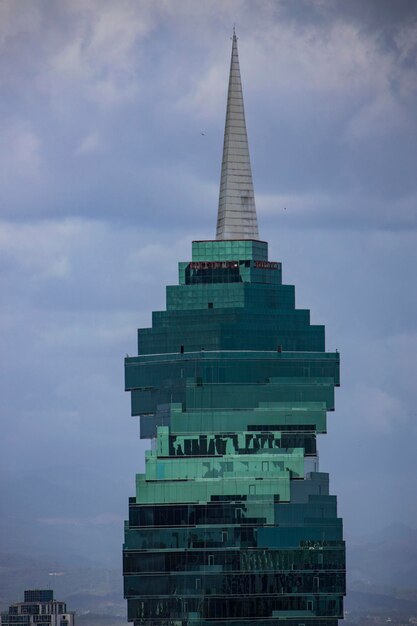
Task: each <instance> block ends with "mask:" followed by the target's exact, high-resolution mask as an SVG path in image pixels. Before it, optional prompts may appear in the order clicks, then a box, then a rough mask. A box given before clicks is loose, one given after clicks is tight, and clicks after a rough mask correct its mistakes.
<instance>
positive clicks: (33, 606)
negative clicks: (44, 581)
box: [0, 589, 75, 626]
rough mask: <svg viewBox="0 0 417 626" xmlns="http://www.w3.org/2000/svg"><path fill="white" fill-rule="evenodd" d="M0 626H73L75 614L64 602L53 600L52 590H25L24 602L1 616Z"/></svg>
mask: <svg viewBox="0 0 417 626" xmlns="http://www.w3.org/2000/svg"><path fill="white" fill-rule="evenodd" d="M0 624H1V626H32V624H36V626H74V625H75V613H74V612H73V611H67V605H66V603H65V602H61V601H59V600H54V592H53V591H52V589H27V590H26V591H25V600H24V602H16V603H15V604H12V605H11V606H9V610H8V611H7V612H4V613H2V614H1V620H0Z"/></svg>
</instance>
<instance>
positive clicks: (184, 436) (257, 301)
mask: <svg viewBox="0 0 417 626" xmlns="http://www.w3.org/2000/svg"><path fill="white" fill-rule="evenodd" d="M125 379H126V390H128V391H130V392H131V400H132V415H138V416H140V430H141V438H144V439H150V440H151V441H152V446H151V450H149V451H148V452H147V453H146V469H145V473H144V474H138V475H137V477H136V495H135V496H134V497H133V498H131V499H130V503H129V520H128V522H127V523H126V529H125V544H124V585H125V597H126V598H127V601H128V619H129V620H130V621H133V622H134V623H135V625H139V624H150V625H151V624H152V625H155V626H156V625H158V626H173V625H174V624H175V625H178V626H179V625H182V626H185V625H187V624H195V626H203V625H204V626H208V625H209V624H219V625H222V626H223V625H226V624H231V623H233V624H237V625H239V626H249V625H251V626H253V625H254V624H257V625H259V626H266V625H267V624H269V625H271V624H272V625H273V626H278V624H279V625H280V626H293V625H297V626H336V625H337V620H338V618H341V617H343V595H344V591H345V549H344V542H343V537H342V520H341V519H339V518H338V517H337V511H336V506H337V505H336V497H335V496H331V495H329V480H328V475H327V474H324V473H320V472H319V469H318V453H317V446H316V439H317V434H320V433H325V432H326V417H327V411H333V410H334V388H335V386H338V385H339V354H338V353H337V352H336V353H330V352H326V351H325V341H324V327H323V326H316V325H312V324H310V314H309V311H308V310H300V309H296V308H295V296H294V287H293V286H292V285H284V284H282V273H281V263H279V262H274V261H270V260H268V244H267V243H266V242H265V241H262V240H260V238H259V234H258V224H257V217H256V208H255V198H254V191H253V184H252V174H251V165H250V158H249V149H248V141H247V133H246V123H245V114H244V106H243V97H242V87H241V80H240V70H239V60H238V51H237V38H236V36H235V35H234V36H233V44H232V59H231V67H230V79H229V89H228V100H227V113H226V128H225V136H224V148H223V161H222V173H221V183H220V197H219V210H218V220H217V234H216V239H215V240H213V241H194V242H193V244H192V260H191V261H190V262H184V263H180V264H179V285H176V286H169V287H167V305H166V311H156V312H154V313H153V315H152V328H144V329H139V331H138V356H137V357H132V358H130V357H128V358H126V361H125Z"/></svg>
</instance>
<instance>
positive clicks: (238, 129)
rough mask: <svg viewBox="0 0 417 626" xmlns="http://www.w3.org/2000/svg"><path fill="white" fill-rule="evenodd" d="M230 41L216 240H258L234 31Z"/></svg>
mask: <svg viewBox="0 0 417 626" xmlns="http://www.w3.org/2000/svg"><path fill="white" fill-rule="evenodd" d="M232 39H233V43H232V59H231V62H230V76H229V90H228V94H227V110H226V126H225V130H224V144H223V161H222V173H221V179H220V195H219V209H218V214H217V231H216V239H259V232H258V220H257V218H256V206H255V195H254V191H253V182H252V170H251V166H250V157H249V146H248V136H247V132H246V122H245V110H244V106H243V93H242V82H241V79H240V69H239V57H238V52H237V37H236V33H235V31H234V29H233V38H232Z"/></svg>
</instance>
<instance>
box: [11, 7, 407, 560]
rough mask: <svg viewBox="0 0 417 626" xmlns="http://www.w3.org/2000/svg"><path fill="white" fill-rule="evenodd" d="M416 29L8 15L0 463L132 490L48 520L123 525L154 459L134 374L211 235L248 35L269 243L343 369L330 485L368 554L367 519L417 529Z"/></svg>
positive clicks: (358, 21) (169, 14)
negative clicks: (226, 130) (416, 370)
mask: <svg viewBox="0 0 417 626" xmlns="http://www.w3.org/2000/svg"><path fill="white" fill-rule="evenodd" d="M415 19H416V7H415V3H414V2H401V1H396V2H383V1H382V0H378V1H377V0H375V1H374V2H372V1H369V2H366V3H365V2H359V1H358V2H356V0H354V1H353V0H351V1H350V2H341V1H340V2H336V1H335V2H333V1H327V0H320V1H319V0H317V1H316V2H314V1H313V0H311V1H310V2H307V0H306V1H305V2H301V1H300V2H297V3H294V2H279V3H278V2H266V1H265V2H249V1H247V0H240V1H234V0H233V1H230V2H228V3H223V2H210V3H207V5H204V6H203V5H202V4H201V3H195V2H185V1H179V2H176V3H175V9H174V8H173V5H172V4H171V3H166V2H162V1H160V2H159V1H156V2H141V3H137V2H134V1H131V0H123V1H121V2H118V3H114V2H110V1H104V2H103V1H100V2H99V1H98V0H89V1H88V2H85V1H84V0H83V1H81V0H77V1H73V0H72V1H71V2H69V1H68V2H67V1H63V2H60V3H56V2H48V1H43V2H42V1H41V2H38V3H36V4H35V3H32V2H26V1H25V0H23V1H22V2H19V3H16V2H12V1H9V2H3V3H2V4H1V7H0V51H1V54H0V74H1V76H2V83H1V85H0V96H1V97H0V113H1V122H0V132H1V136H2V138H3V139H4V141H3V142H1V144H0V171H1V176H2V185H1V189H0V213H1V222H0V270H1V271H0V288H1V290H2V293H3V294H7V298H6V299H5V301H4V305H3V308H2V311H1V313H0V329H1V333H2V346H3V350H4V351H5V353H6V354H7V359H5V360H4V361H3V364H2V382H1V393H2V398H3V408H2V413H3V416H2V420H3V430H2V436H3V445H4V450H3V452H2V458H1V461H0V463H1V465H2V469H3V470H4V473H5V475H6V476H9V475H10V474H12V473H23V474H24V472H25V471H27V472H29V473H31V474H32V475H37V473H39V476H41V477H42V478H41V479H42V480H44V479H45V475H47V474H48V472H50V471H54V472H56V476H57V477H59V476H61V477H62V476H63V475H64V474H65V472H64V471H63V470H62V466H65V467H66V468H67V469H66V471H67V474H69V475H70V474H71V472H69V471H68V467H71V463H73V464H74V463H76V465H77V476H78V479H77V481H78V482H80V480H81V479H80V475H82V473H83V471H86V475H87V478H86V481H87V486H88V487H89V488H90V489H94V481H95V480H96V479H97V474H94V476H93V475H91V474H90V473H89V472H88V468H90V469H91V468H92V467H94V468H95V470H96V471H97V473H98V474H99V475H100V472H102V473H103V475H106V476H107V477H108V474H109V468H111V470H112V475H113V476H114V478H115V480H116V482H117V481H119V482H120V485H121V491H120V498H119V499H117V500H116V499H112V500H111V505H109V506H107V505H104V504H103V507H102V508H100V506H101V505H100V504H98V502H99V500H98V499H96V500H94V507H97V510H95V509H94V510H93V508H91V510H90V509H89V510H88V511H87V512H85V511H83V503H85V501H86V497H84V495H83V496H82V497H81V496H80V491H78V492H77V489H78V487H76V486H75V487H74V489H75V491H74V492H73V494H72V499H73V501H74V503H75V504H74V507H75V509H77V507H78V509H77V510H72V511H69V509H68V508H65V507H64V508H62V510H59V511H56V512H53V513H50V512H45V511H41V512H37V517H39V518H42V519H44V518H45V519H52V520H59V519H60V518H62V517H65V516H66V515H68V517H69V518H70V519H71V520H79V519H84V517H85V516H88V517H89V519H90V518H91V519H93V518H94V519H95V515H98V516H99V515H103V514H107V513H110V514H114V515H124V514H125V508H123V507H124V506H125V505H124V503H125V499H126V497H127V494H128V492H129V489H131V490H133V482H134V480H133V474H134V471H135V470H137V471H138V470H140V464H141V462H142V461H141V460H140V459H141V454H140V451H141V450H142V449H143V444H141V443H140V442H139V439H137V432H138V427H137V423H136V421H135V420H133V419H132V418H129V406H128V398H127V397H125V396H124V394H123V372H122V357H123V356H124V355H125V354H126V352H129V353H130V354H134V353H135V350H136V346H135V342H136V335H135V332H136V327H137V326H147V325H149V324H150V320H151V311H152V310H158V309H161V308H163V307H164V293H165V292H164V285H165V284H167V283H168V284H172V283H175V282H176V279H177V274H176V263H177V261H179V260H186V259H187V258H189V256H190V243H189V242H190V241H191V239H193V238H195V239H200V238H211V237H212V236H213V234H214V226H215V214H216V203H217V194H218V179H219V170H220V156H221V148H222V133H223V124H224V115H225V97H226V88H227V73H228V64H229V54H230V41H229V39H228V37H229V34H230V27H231V25H232V24H233V22H237V28H238V33H239V36H240V40H239V46H240V57H241V66H242V73H243V83H244V92H245V103H246V113H247V122H248V129H249V138H250V144H251V152H252V161H253V168H254V179H255V192H256V197H257V205H258V212H259V220H260V231H261V236H262V235H263V236H264V237H267V238H268V239H269V241H270V248H271V256H272V257H273V258H275V259H277V260H282V261H283V262H284V276H285V280H286V282H290V283H292V282H294V283H295V284H296V288H297V303H298V306H300V307H306V308H311V310H312V319H313V321H314V322H317V323H325V324H326V326H327V338H328V346H329V348H333V347H338V348H339V350H340V351H341V354H342V359H343V360H342V375H343V378H342V388H341V389H340V391H339V393H338V400H337V402H338V404H337V411H336V413H335V414H334V415H330V416H329V435H328V436H327V437H323V442H322V450H323V452H322V467H323V470H330V471H331V473H332V477H333V483H332V484H333V487H334V489H335V490H337V492H338V493H339V497H340V502H341V508H342V512H343V514H344V515H345V517H346V520H347V528H348V531H349V532H351V533H353V532H356V531H360V530H361V529H358V528H357V521H356V511H357V509H358V507H360V508H361V511H363V514H364V517H365V519H366V524H367V525H368V527H369V528H372V525H374V526H375V521H374V519H373V516H374V512H375V510H378V515H379V519H380V523H381V525H383V524H384V523H389V522H391V521H396V520H399V521H404V522H408V523H410V522H411V523H412V521H413V519H415V514H416V511H415V507H414V505H413V504H412V503H411V502H410V499H409V495H407V489H408V487H406V484H409V480H410V478H409V477H410V475H412V473H413V472H412V463H413V460H412V459H413V456H414V453H413V450H414V447H415V443H416V427H415V424H416V420H415V418H416V415H415V410H414V409H413V407H414V406H415V389H414V381H413V362H412V357H411V356H410V355H413V354H414V353H415V350H414V346H415V343H416V337H417V329H416V324H415V320H416V319H417V299H416V293H415V289H414V288H413V281H414V278H413V275H412V269H413V268H414V267H416V264H417V263H416V261H417V258H416V256H417V252H416V250H417V245H416V244H417V242H416V238H417V233H416V224H417V222H416V215H417V212H416V200H417V183H416V176H415V163H416V162H417V153H416V150H417V148H416V146H417V141H416V140H417V126H416V122H415V110H416V105H417V102H416V98H417V96H416V91H417V89H416V87H417V82H416V69H415V68H416V64H415V63H414V59H415V51H416V50H415V43H414V42H415V36H414V35H415V27H416V26H415V25H416V21H415ZM202 131H204V136H202V135H201V132H202ZM284 206H285V207H287V210H286V211H285V212H284V210H283V207H284ZM404 432H407V436H406V437H404V434H403V433H404ZM405 439H406V441H405ZM68 449H69V450H70V453H68ZM352 449H353V450H354V459H353V458H352ZM16 450H18V451H19V455H16ZM74 459H75V460H74ZM57 467H58V468H61V469H59V470H52V469H51V468H57ZM67 474H65V476H67ZM41 479H40V480H41ZM66 480H67V479H66ZM365 481H367V482H366V485H367V486H368V487H369V490H372V491H373V492H374V493H376V494H378V493H379V491H378V490H380V495H379V497H378V503H377V504H375V502H373V503H372V504H371V503H369V502H368V501H367V500H366V499H365V498H364V496H363V493H362V491H361V490H359V489H358V485H359V484H361V485H362V486H363V487H364V486H365ZM381 485H384V491H383V490H382V487H381ZM363 487H362V490H363ZM80 489H81V488H80ZM388 491H389V494H390V498H387V492H388ZM122 492H123V493H122ZM394 492H395V496H393V493H394ZM100 493H101V492H100ZM77 494H78V495H77ZM122 496H123V497H122ZM102 497H103V498H104V495H103V496H102ZM77 498H78V504H77ZM392 498H394V499H395V508H394V507H393V504H392V503H393V502H394V500H392ZM29 501H30V495H28V502H29ZM389 503H391V504H389ZM13 506H14V505H13ZM16 506H17V504H16ZM33 506H35V504H34V503H33ZM413 507H414V508H413ZM12 508H13V507H12ZM16 510H17V509H16ZM413 516H414V517H413ZM80 527H81V526H80ZM115 559H118V554H117V555H115Z"/></svg>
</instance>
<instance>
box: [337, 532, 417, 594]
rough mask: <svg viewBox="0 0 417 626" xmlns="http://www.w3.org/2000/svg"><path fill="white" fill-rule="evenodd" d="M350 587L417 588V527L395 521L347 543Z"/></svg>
mask: <svg viewBox="0 0 417 626" xmlns="http://www.w3.org/2000/svg"><path fill="white" fill-rule="evenodd" d="M347 556H348V560H347V571H348V581H349V584H350V586H354V587H355V588H356V587H357V586H358V585H363V584H364V585H366V586H368V585H371V586H374V587H375V586H376V587H391V588H405V589H412V588H417V530H416V529H414V528H410V527H409V526H406V525H404V524H392V525H390V526H387V527H386V528H383V529H381V530H379V531H377V532H375V533H372V534H371V535H367V536H364V537H363V538H361V539H358V540H356V541H352V542H350V543H348V544H347Z"/></svg>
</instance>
